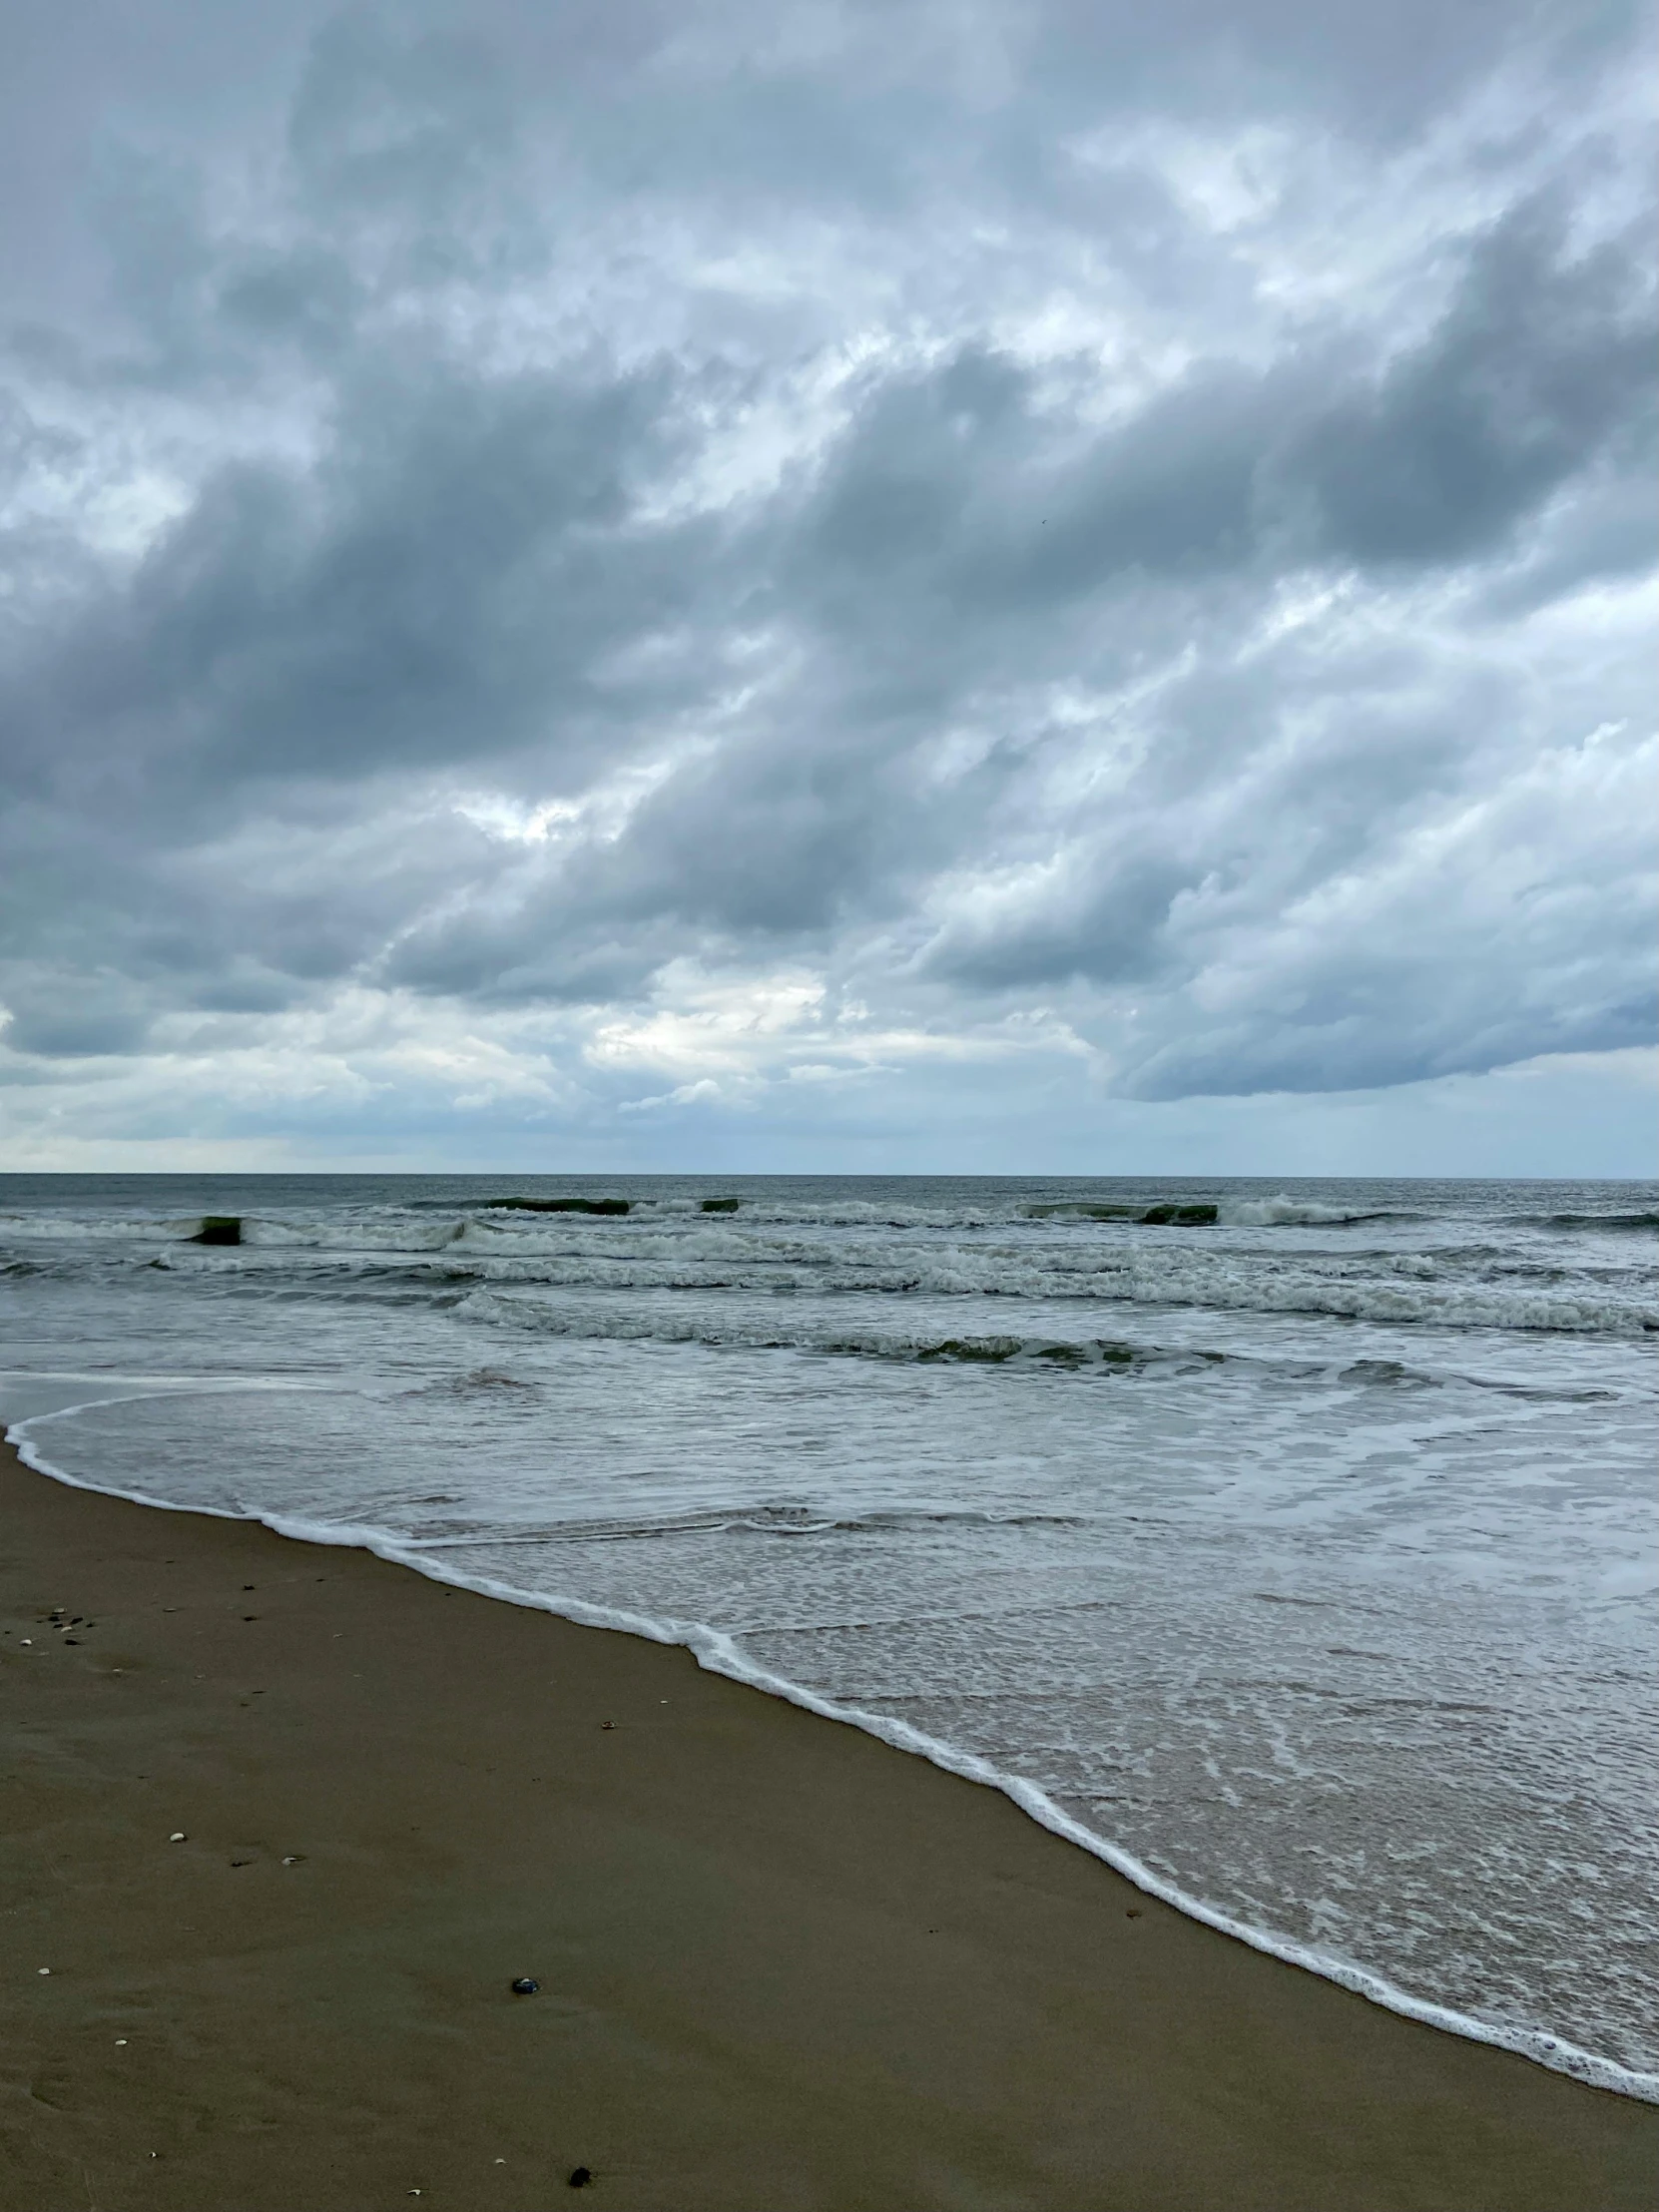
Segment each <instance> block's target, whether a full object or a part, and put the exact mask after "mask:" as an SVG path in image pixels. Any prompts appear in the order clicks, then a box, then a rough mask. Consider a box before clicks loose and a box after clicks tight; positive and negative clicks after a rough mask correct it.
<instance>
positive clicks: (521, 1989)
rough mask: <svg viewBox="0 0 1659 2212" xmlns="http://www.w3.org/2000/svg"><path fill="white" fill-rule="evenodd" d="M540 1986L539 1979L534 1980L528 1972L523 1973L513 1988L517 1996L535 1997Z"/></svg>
mask: <svg viewBox="0 0 1659 2212" xmlns="http://www.w3.org/2000/svg"><path fill="white" fill-rule="evenodd" d="M540 1987H541V1983H540V1982H539V1981H532V1980H531V1978H530V1976H529V1975H528V1974H527V1973H521V1974H520V1975H519V1977H518V1979H517V1980H516V1981H515V1982H514V1983H513V1985H512V1990H513V1995H514V1996H515V1997H533V1996H534V1995H535V1993H536V1991H537V1990H538V1989H539V1988H540Z"/></svg>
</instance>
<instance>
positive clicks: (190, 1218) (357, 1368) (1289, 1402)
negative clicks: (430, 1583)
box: [0, 1176, 1659, 2095]
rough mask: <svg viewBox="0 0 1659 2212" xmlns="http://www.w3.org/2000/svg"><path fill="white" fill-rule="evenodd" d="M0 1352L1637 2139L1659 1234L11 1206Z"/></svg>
mask: <svg viewBox="0 0 1659 2212" xmlns="http://www.w3.org/2000/svg"><path fill="white" fill-rule="evenodd" d="M572 1198H575V1199H582V1200H584V1201H586V1202H588V1203H590V1204H593V1203H597V1202H598V1201H601V1200H605V1199H610V1200H614V1201H618V1202H626V1206H627V1209H628V1210H627V1211H626V1212H621V1211H611V1212H604V1213H584V1212H574V1213H572V1212H548V1211H540V1210H536V1209H535V1208H530V1207H525V1206H523V1205H503V1204H501V1203H499V1202H500V1201H502V1200H517V1201H523V1200H527V1199H528V1200H535V1201H537V1202H539V1203H540V1204H542V1205H545V1202H547V1201H549V1200H557V1199H565V1200H569V1199H572ZM733 1201H736V1204H735V1205H734V1204H733V1203H732V1202H733ZM210 1215H213V1216H232V1217H236V1218H238V1219H239V1220H240V1223H241V1237H242V1241H241V1242H240V1243H239V1244H237V1245H234V1246H227V1245H214V1244H202V1243H197V1242H194V1241H192V1240H193V1239H194V1238H196V1237H197V1235H198V1234H199V1233H200V1231H201V1229H202V1225H203V1220H204V1217H206V1216H210ZM0 1319H3V1327H4V1352H3V1360H0V1364H3V1368H4V1382H3V1389H0V1416H3V1417H4V1418H5V1419H6V1420H7V1421H8V1422H9V1423H10V1424H11V1428H10V1432H11V1434H12V1436H13V1438H14V1440H15V1441H17V1442H18V1443H19V1444H20V1445H21V1446H22V1447H23V1449H24V1451H25V1453H26V1455H27V1456H28V1457H29V1458H30V1459H31V1460H32V1461H33V1463H35V1464H36V1465H38V1466H41V1467H43V1468H45V1469H47V1470H49V1471H52V1472H55V1473H58V1474H60V1475H62V1476H64V1477H66V1478H68V1479H71V1480H74V1481H77V1482H82V1483H89V1484H93V1485H95V1486H97V1487H99V1488H102V1489H107V1490H112V1491H117V1492H122V1493H126V1494H129V1495H136V1496H140V1497H143V1498H146V1499H149V1500H153V1501H156V1502H161V1503H167V1504H173V1505H182V1506H192V1507H200V1508H209V1509H212V1510H215V1511H220V1512H228V1513H235V1514H244V1515H250V1516H256V1517H258V1518H260V1519H262V1520H266V1521H268V1522H270V1523H271V1524H273V1525H274V1526H277V1527H279V1528H283V1529H286V1530H288V1531H290V1532H295V1533H303V1534H307V1535H311V1536H315V1537H321V1538H324V1539H329V1540H334V1541H347V1542H359V1543H369V1544H372V1545H373V1546H374V1547H375V1548H376V1549H378V1550H381V1551H383V1552H386V1553H388V1554H389V1555H391V1556H393V1557H397V1558H402V1559H406V1560H408V1561H410V1562H411V1563H412V1564H414V1565H415V1566H417V1567H419V1568H420V1569H422V1570H423V1571H425V1572H427V1573H430V1574H433V1575H437V1576H442V1577H445V1578H448V1579H452V1580H458V1581H463V1582H466V1583H468V1584H470V1585H471V1586H473V1587H475V1588H482V1589H485V1590H488V1591H491V1592H494V1593H496V1594H499V1595H500V1596H502V1597H504V1598H513V1599H516V1600H518V1601H520V1602H530V1603H539V1604H543V1605H547V1606H549V1607H551V1608H553V1609H554V1610H557V1611H559V1612H562V1613H566V1614H568V1615H570V1616H572V1617H574V1618H576V1619H579V1620H587V1621H600V1622H609V1623H612V1624H614V1625H618V1626H626V1627H630V1628H633V1629H635V1630H636V1631H639V1632H643V1633H646V1634H652V1635H656V1636H659V1637H663V1638H667V1639H673V1640H678V1641H681V1642H684V1643H686V1644H688V1645H689V1646H691V1648H692V1649H693V1650H694V1651H696V1652H697V1654H698V1655H699V1657H700V1658H701V1659H702V1660H703V1661H704V1663H705V1664H707V1665H711V1666H716V1667H719V1668H721V1669H723V1670H724V1671H726V1672H729V1673H732V1674H736V1675H740V1676H743V1677H745V1678H747V1679H750V1680H752V1681H756V1682H759V1683H761V1684H763V1685H764V1686H766V1687H768V1688H771V1689H773V1690H775V1691H777V1692H779V1693H780V1694H783V1695H788V1696H792V1697H795V1698H798V1699H799V1700H801V1701H802V1702H804V1703H807V1704H809V1705H813V1706H816V1707H818V1708H819V1709H821V1710H828V1711H832V1712H834V1713H837V1714H839V1715H842V1716H843V1717H847V1718H850V1719H853V1720H855V1721H856V1722H857V1723H858V1724H859V1725H861V1726H863V1727H866V1728H870V1729H873V1730H874V1731H876V1732H877V1733H879V1734H883V1735H885V1736H887V1737H888V1738H889V1739H891V1740H892V1741H895V1742H898V1743H901V1744H903V1745H905V1746H907V1747H909V1748H910V1749H912V1750H916V1751H920V1752H922V1753H924V1754H925V1755H927V1756H929V1757H932V1758H935V1759H937V1760H939V1761H940V1762H941V1763H943V1764H946V1765H950V1766H954V1767H955V1768H956V1769H957V1770H958V1771H960V1772H964V1773H969V1774H973V1775H976V1776H978V1777H979V1778H981V1779H983V1780H986V1781H989V1782H992V1783H995V1784H997V1785H998V1786H1000V1787H1003V1788H1005V1789H1007V1790H1008V1791H1009V1792H1010V1794H1011V1795H1013V1796H1014V1797H1015V1799H1016V1800H1017V1801H1018V1802H1019V1803H1021V1804H1022V1805H1024V1806H1025V1807H1026V1809H1027V1810H1028V1811H1030V1812H1031V1813H1033V1814H1034V1815H1035V1816H1036V1817H1037V1818H1038V1819H1040V1820H1043V1821H1045V1822H1046V1823H1047V1824H1048V1825H1049V1826H1051V1827H1054V1828H1057V1829H1058V1830H1059V1831H1060V1832H1061V1833H1062V1834H1066V1835H1069V1836H1071V1837H1073V1838H1074V1839H1075V1840H1076V1841H1078V1842H1079V1843H1081V1844H1082V1845H1084V1846H1085V1848H1088V1849H1092V1850H1095V1851H1097V1852H1098V1853H1099V1854H1100V1855H1101V1856H1102V1857H1105V1858H1107V1859H1109V1860H1111V1861H1112V1863H1113V1864H1115V1865H1117V1866H1119V1867H1120V1868H1122V1869H1123V1870H1124V1871H1125V1872H1127V1873H1129V1874H1130V1875H1131V1876H1132V1878H1133V1879H1135V1880H1137V1881H1139V1882H1141V1883H1142V1884H1144V1885H1145V1886H1146V1887H1147V1888H1148V1889H1149V1890H1152V1891H1153V1892H1155V1893H1156V1894H1158V1895H1161V1896H1164V1897H1167V1898H1170V1899H1172V1900H1174V1901H1175V1902H1177V1903H1179V1904H1181V1905H1183V1906H1184V1907H1185V1908H1186V1909H1187V1910H1189V1911H1193V1912H1196V1913H1198V1914H1199V1915H1200V1916H1201V1917H1203V1918H1206V1919H1209V1920H1212V1921H1214V1922H1216V1923H1217V1924H1219V1925H1221V1926H1224V1927H1228V1928H1231V1929H1233V1930H1234V1931H1235V1932H1237V1933H1241V1934H1243V1935H1245V1936H1246V1937H1247V1938H1248V1939H1250V1940H1253V1941H1256V1942H1259V1943H1260V1944H1262V1945H1263V1947H1266V1948H1269V1949H1272V1950H1276V1951H1278V1952H1279V1953H1280V1954H1282V1955H1284V1956H1288V1957H1292V1958H1295V1959H1298V1960H1300V1961H1302V1962H1303V1963H1305V1964H1309V1965H1312V1966H1313V1967H1315V1969H1316V1970H1319V1971H1322V1972H1326V1973H1329V1974H1332V1975H1334V1976H1336V1977H1337V1978H1339V1979H1341V1980H1344V1981H1346V1982H1348V1983H1349V1984H1350V1985H1351V1986H1354V1987H1358V1988H1362V1989H1364V1990H1365V1991H1366V1992H1367V1993H1368V1994H1370V1995H1372V1996H1374V1997H1377V1998H1378V1999H1380V2001H1383V2002H1385V2003H1390V2004H1393V2005H1394V2006H1396V2007H1397V2008H1399V2009H1403V2010H1406V2011H1412V2012H1415V2013H1417V2014H1418V2015H1419V2016H1423V2017H1429V2018H1436V2019H1440V2020H1442V2021H1443V2022H1445V2023H1446V2024H1449V2025H1452V2026H1456V2027H1459V2028H1461V2030H1462V2031H1463V2032H1466V2033H1478V2034H1483V2035H1486V2036H1488V2037H1490V2038H1491V2039H1494V2040H1497V2041H1499V2042H1503V2043H1505V2044H1507V2045H1508V2046H1509V2047H1511V2048H1515V2049H1520V2050H1524V2051H1527V2052H1528V2053H1529V2054H1531V2055H1532V2056H1534V2057H1538V2058H1541V2059H1542V2060H1544V2062H1546V2063H1549V2064H1554V2065H1558V2066H1562V2067H1565V2068H1567V2069H1568V2070H1571V2071H1575V2072H1578V2073H1580V2074H1583V2075H1585V2076H1587V2077H1588V2078H1591V2079H1595V2080H1598V2081H1602V2082H1604V2083H1606V2084H1607V2085H1609V2086H1614V2087H1620V2088H1624V2089H1627V2090H1633V2091H1634V2092H1635V2093H1638V2094H1648V2095H1656V2094H1659V1974H1656V1972H1655V1955H1654V1947H1655V1933H1656V1927H1659V1908H1656V1905H1655V1881H1654V1876H1655V1871H1656V1867H1659V1837H1656V1833H1655V1827H1656V1824H1655V1808H1654V1797H1653V1790H1652V1779H1653V1775H1652V1763H1653V1747H1654V1745H1655V1744H1656V1743H1659V1695H1656V1672H1655V1656H1656V1638H1655V1616H1656V1583H1659V1553H1656V1546H1655V1526H1654V1522H1655V1499H1654V1485H1653V1480H1652V1474H1653V1446H1654V1419H1653V1413H1654V1397H1655V1380H1656V1378H1655V1359H1656V1355H1659V1187H1656V1186H1653V1185H1632V1184H1628V1183H1626V1184H1577V1185H1568V1184H1562V1183H1551V1184H1518V1183H1495V1182H1479V1183H1473V1182H1471V1183H1400V1182H1387V1183H1384V1182H1355V1183H1337V1182H1317V1183H1316V1182H1309V1183H1289V1184H1285V1185H1283V1186H1281V1185H1279V1184H1257V1183H1246V1182H1211V1183H1204V1182H1192V1183H1180V1184H1174V1183H1162V1182H1129V1181H1099V1182H1079V1181H1070V1180H1066V1181H1049V1180H1041V1179H1030V1180H1006V1181H1001V1180H987V1179H980V1178H973V1179H962V1180H949V1179H932V1180H928V1179H914V1178H905V1179H885V1178H883V1179H868V1180H863V1179H854V1178H828V1179H822V1180H818V1179H807V1178H725V1179H721V1180H719V1181H714V1180H710V1179H702V1178H686V1177H661V1178H640V1177H633V1178H612V1179H603V1180H601V1179H593V1178H554V1177H540V1178H537V1177H524V1176H504V1177H497V1178H490V1179H488V1180H479V1179H475V1178H459V1177H432V1178H421V1177H369V1178H347V1177H330V1178H300V1177H250V1178H239V1179H223V1178H216V1179H213V1180H197V1179H190V1180H187V1179H184V1178H174V1177H143V1178H137V1177H135V1178H116V1177H85V1178H81V1177H39V1178H29V1177H9V1178H4V1179H0Z"/></svg>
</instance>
